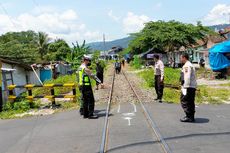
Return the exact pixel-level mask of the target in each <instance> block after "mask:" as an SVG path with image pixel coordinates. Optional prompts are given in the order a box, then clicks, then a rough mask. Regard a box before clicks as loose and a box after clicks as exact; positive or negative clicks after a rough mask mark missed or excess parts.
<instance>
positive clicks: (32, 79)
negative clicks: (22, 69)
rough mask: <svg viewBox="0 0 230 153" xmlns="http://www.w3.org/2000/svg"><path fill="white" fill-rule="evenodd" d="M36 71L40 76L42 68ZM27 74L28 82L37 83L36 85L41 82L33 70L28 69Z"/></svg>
mask: <svg viewBox="0 0 230 153" xmlns="http://www.w3.org/2000/svg"><path fill="white" fill-rule="evenodd" d="M35 71H36V73H37V75H38V77H39V78H40V70H39V69H36V70H35ZM27 75H28V84H35V85H40V84H41V83H40V82H39V80H38V78H37V77H36V75H35V73H34V72H33V71H27Z"/></svg>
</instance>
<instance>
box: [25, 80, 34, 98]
mask: <svg viewBox="0 0 230 153" xmlns="http://www.w3.org/2000/svg"><path fill="white" fill-rule="evenodd" d="M33 87H34V84H27V85H25V88H26V90H27V91H28V96H27V97H26V98H27V99H28V100H29V101H30V102H33V100H34V97H33V92H32V89H33Z"/></svg>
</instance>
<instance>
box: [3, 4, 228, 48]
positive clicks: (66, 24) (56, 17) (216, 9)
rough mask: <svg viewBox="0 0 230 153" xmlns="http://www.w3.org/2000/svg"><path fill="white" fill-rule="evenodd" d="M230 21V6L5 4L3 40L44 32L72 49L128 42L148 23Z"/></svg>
mask: <svg viewBox="0 0 230 153" xmlns="http://www.w3.org/2000/svg"><path fill="white" fill-rule="evenodd" d="M229 18H230V1H229V0H189V1H188V0H0V34H4V33H6V32H9V31H25V30H34V31H36V32H37V31H43V32H46V33H48V34H49V36H50V37H51V38H52V39H53V40H54V39H57V38H62V39H65V40H66V41H67V42H68V43H69V44H71V43H72V42H76V41H79V42H82V41H83V40H86V42H87V43H89V42H94V41H102V40H103V34H105V38H106V40H107V41H109V40H114V39H119V38H123V37H127V36H128V35H129V33H134V32H138V31H140V30H141V29H142V28H143V27H144V23H146V22H149V21H157V20H165V21H169V20H177V21H181V22H184V23H193V24H195V23H196V22H197V21H202V23H203V25H216V24H224V23H229V22H230V21H229V20H230V19H229Z"/></svg>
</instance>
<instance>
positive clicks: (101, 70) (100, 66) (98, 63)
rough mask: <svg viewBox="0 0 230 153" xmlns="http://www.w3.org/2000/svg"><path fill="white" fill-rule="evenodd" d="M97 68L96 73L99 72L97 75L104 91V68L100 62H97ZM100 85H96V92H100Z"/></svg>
mask: <svg viewBox="0 0 230 153" xmlns="http://www.w3.org/2000/svg"><path fill="white" fill-rule="evenodd" d="M96 66H97V67H96V72H97V73H96V75H97V77H98V79H99V80H101V89H103V88H104V85H103V78H104V77H103V73H104V68H103V66H102V64H101V63H100V62H99V61H97V62H96ZM99 84H100V83H99V82H97V83H96V85H97V87H96V90H98V86H99Z"/></svg>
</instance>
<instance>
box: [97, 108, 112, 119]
mask: <svg viewBox="0 0 230 153" xmlns="http://www.w3.org/2000/svg"><path fill="white" fill-rule="evenodd" d="M94 113H96V114H97V116H98V117H99V118H100V117H105V116H106V110H105V109H102V110H95V111H94ZM109 116H113V114H109Z"/></svg>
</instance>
